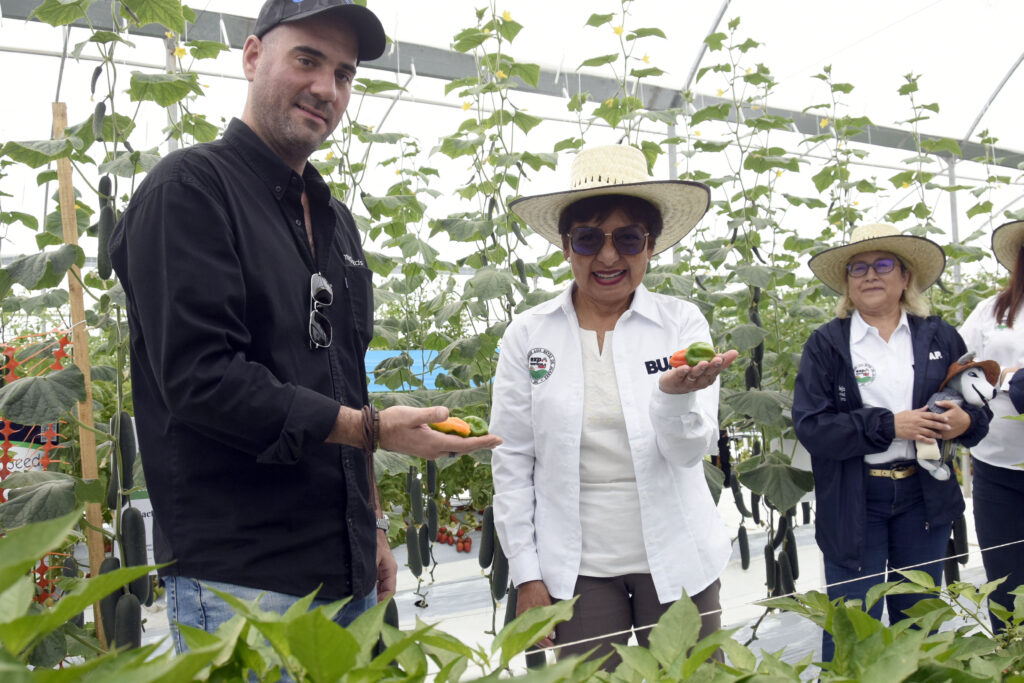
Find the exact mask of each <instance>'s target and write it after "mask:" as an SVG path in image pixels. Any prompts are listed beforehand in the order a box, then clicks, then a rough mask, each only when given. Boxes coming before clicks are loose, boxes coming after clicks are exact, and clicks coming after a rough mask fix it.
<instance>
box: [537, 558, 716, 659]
mask: <svg viewBox="0 0 1024 683" xmlns="http://www.w3.org/2000/svg"><path fill="white" fill-rule="evenodd" d="M720 587H721V583H720V582H719V581H718V580H716V581H715V582H714V583H713V584H711V585H710V586H708V587H707V588H705V589H704V590H702V591H701V592H700V593H697V594H696V595H693V596H690V599H691V600H693V602H694V604H695V605H696V606H697V611H698V612H700V613H701V614H702V615H704V616H702V617H701V622H702V623H701V627H700V637H701V638H704V637H705V636H708V635H710V634H712V633H714V632H715V631H717V630H719V629H721V628H722V614H721V609H722V606H721V604H720V602H719V599H718V593H719V589H720ZM574 594H575V595H578V596H579V599H578V600H577V601H576V607H575V609H574V611H573V615H572V619H570V620H569V621H567V622H565V623H562V624H559V625H558V626H557V627H556V628H555V634H556V635H555V645H556V646H558V645H559V644H560V643H569V645H565V646H562V647H559V649H558V655H557V656H558V658H562V657H566V656H569V655H580V654H583V653H585V652H587V651H589V650H592V649H594V648H595V647H596V648H597V650H596V651H595V652H594V654H593V655H592V657H594V658H597V657H602V656H604V655H606V654H609V653H611V655H612V656H611V657H609V658H608V659H607V660H606V661H605V663H604V664H603V665H602V667H601V668H603V669H605V670H606V671H613V670H614V669H615V667H617V666H618V665H619V662H620V661H621V659H620V657H619V655H618V654H617V653H615V649H614V648H613V647H612V643H621V644H622V645H626V644H627V643H628V642H629V636H630V633H631V632H632V633H633V634H635V635H636V639H637V642H638V643H639V644H640V645H641V646H642V647H648V645H649V642H650V627H652V626H654V625H655V624H656V623H658V619H660V618H661V615H663V614H664V613H665V612H667V611H668V608H669V607H671V606H672V603H664V604H663V603H660V602H658V595H657V593H656V591H655V590H654V581H653V580H652V579H651V575H650V574H626V575H624V576H613V577H608V578H595V577H591V576H580V577H578V578H577V579H576V588H575V591H574ZM606 633H609V634H614V635H609V636H605V637H599V636H603V634H606ZM591 639H593V640H591ZM581 640H582V641H586V642H580V643H577V641H581ZM715 657H716V659H720V658H721V657H722V654H721V651H719V652H718V653H716V655H715Z"/></svg>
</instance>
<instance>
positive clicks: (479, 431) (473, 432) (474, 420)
mask: <svg viewBox="0 0 1024 683" xmlns="http://www.w3.org/2000/svg"><path fill="white" fill-rule="evenodd" d="M462 419H463V420H465V421H466V424H468V425H469V435H470V436H485V435H486V434H487V421H486V420H484V419H483V418H482V417H477V416H476V415H470V416H468V417H464V418H462Z"/></svg>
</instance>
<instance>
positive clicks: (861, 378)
mask: <svg viewBox="0 0 1024 683" xmlns="http://www.w3.org/2000/svg"><path fill="white" fill-rule="evenodd" d="M853 376H854V377H856V378H857V384H859V385H861V386H864V385H866V384H871V383H872V382H874V381H875V367H874V366H873V365H871V363H857V365H855V366H854V367H853Z"/></svg>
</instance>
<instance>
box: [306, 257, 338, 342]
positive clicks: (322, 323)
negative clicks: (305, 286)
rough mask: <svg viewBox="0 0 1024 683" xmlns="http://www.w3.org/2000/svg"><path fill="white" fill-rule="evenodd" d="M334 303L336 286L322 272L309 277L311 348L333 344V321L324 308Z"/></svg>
mask: <svg viewBox="0 0 1024 683" xmlns="http://www.w3.org/2000/svg"><path fill="white" fill-rule="evenodd" d="M332 303H334V288H333V287H331V283H330V282H328V281H327V278H325V277H324V276H323V275H321V274H320V273H313V275H312V276H311V277H310V278H309V348H310V349H326V348H327V347H329V346H330V345H331V340H332V339H333V338H334V333H333V331H332V330H331V321H330V320H328V319H327V316H326V315H324V314H323V312H322V311H323V309H325V308H327V307H328V306H330V305H331V304H332Z"/></svg>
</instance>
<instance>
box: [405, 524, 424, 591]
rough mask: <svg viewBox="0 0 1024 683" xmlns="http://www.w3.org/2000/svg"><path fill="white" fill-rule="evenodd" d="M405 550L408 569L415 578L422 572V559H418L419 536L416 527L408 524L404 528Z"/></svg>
mask: <svg viewBox="0 0 1024 683" xmlns="http://www.w3.org/2000/svg"><path fill="white" fill-rule="evenodd" d="M405 552H406V555H407V556H408V561H409V571H411V572H412V575H413V576H415V577H416V578H419V576H420V574H422V573H423V560H422V559H420V536H419V534H418V533H417V532H416V527H412V526H410V527H409V528H408V529H406V530H405Z"/></svg>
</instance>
